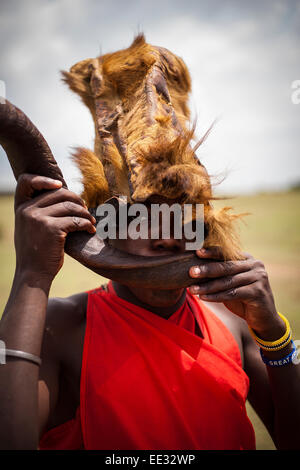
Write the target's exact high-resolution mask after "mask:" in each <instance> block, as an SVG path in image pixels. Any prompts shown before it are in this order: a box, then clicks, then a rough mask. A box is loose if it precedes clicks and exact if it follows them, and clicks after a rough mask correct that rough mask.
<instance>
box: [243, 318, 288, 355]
mask: <svg viewBox="0 0 300 470" xmlns="http://www.w3.org/2000/svg"><path fill="white" fill-rule="evenodd" d="M278 315H279V316H280V318H281V319H282V320H283V321H284V323H285V326H286V331H285V333H284V335H283V336H282V337H281V338H279V339H277V340H275V341H265V340H263V339H261V338H259V337H258V336H256V334H255V333H254V331H253V330H252V328H251V327H250V326H249V325H248V328H249V331H250V333H251V335H252V337H253V338H254V339H255V341H256V342H257V343H258V345H259V346H260V347H261V348H262V349H265V350H266V351H279V350H280V349H283V348H285V347H286V346H287V345H288V344H289V342H290V341H291V334H292V332H291V327H290V324H289V321H288V319H287V318H285V317H284V316H283V315H282V314H281V313H279V312H278Z"/></svg>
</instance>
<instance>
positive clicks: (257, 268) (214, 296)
mask: <svg viewBox="0 0 300 470" xmlns="http://www.w3.org/2000/svg"><path fill="white" fill-rule="evenodd" d="M196 253H197V256H199V258H201V259H205V258H206V259H210V260H216V261H214V262H210V263H207V264H203V265H201V266H193V267H192V268H191V269H190V272H189V273H190V276H191V277H193V278H194V279H199V280H201V282H200V283H198V284H195V285H192V286H190V288H189V290H190V293H191V294H194V295H195V294H197V295H199V297H200V299H202V300H204V301H207V302H222V303H223V304H224V305H225V306H226V307H227V308H228V309H229V310H230V311H231V312H233V313H234V314H236V315H238V316H239V317H242V318H243V319H245V320H246V322H247V323H248V325H249V326H250V327H251V328H252V329H253V330H255V331H256V332H257V334H259V335H260V337H262V338H263V337H269V336H270V333H271V332H272V331H274V332H275V331H278V328H279V329H282V328H283V329H284V323H283V321H282V320H281V318H280V317H279V315H278V314H277V311H276V307H275V303H274V298H273V294H272V290H271V287H270V284H269V279H268V274H267V272H266V270H265V266H264V264H263V263H262V262H261V261H259V260H256V259H254V258H253V256H251V255H250V254H248V253H242V256H243V257H244V259H243V260H239V261H220V259H222V256H221V255H220V250H219V249H217V248H209V249H201V250H198V251H196Z"/></svg>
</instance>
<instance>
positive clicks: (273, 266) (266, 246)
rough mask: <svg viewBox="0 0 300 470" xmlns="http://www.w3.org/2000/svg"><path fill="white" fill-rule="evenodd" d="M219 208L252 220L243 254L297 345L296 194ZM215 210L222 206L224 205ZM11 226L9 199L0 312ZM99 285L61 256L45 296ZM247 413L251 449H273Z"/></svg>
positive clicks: (11, 261) (2, 233) (0, 222)
mask: <svg viewBox="0 0 300 470" xmlns="http://www.w3.org/2000/svg"><path fill="white" fill-rule="evenodd" d="M225 204H226V205H229V206H233V207H234V208H235V211H236V212H250V213H251V214H252V215H249V216H247V217H245V222H244V223H241V224H240V233H241V239H242V243H243V248H244V250H245V251H247V252H249V253H251V254H252V255H253V256H255V257H256V258H258V259H261V260H262V261H263V262H264V264H265V266H266V268H267V271H268V273H269V278H270V282H271V286H272V288H273V293H274V297H275V301H276V306H277V309H278V310H279V311H280V312H282V313H284V314H285V315H286V316H287V317H288V318H289V320H290V323H291V326H292V329H293V337H294V338H295V339H300V314H299V301H300V287H299V279H300V191H290V192H285V193H272V194H271V193H267V194H258V195H254V196H243V197H236V198H234V199H229V200H227V201H225ZM215 205H216V206H223V205H224V201H217V202H216V203H215ZM13 226H14V219H13V198H12V197H10V196H3V197H0V258H1V264H0V312H2V311H3V309H4V307H5V304H6V301H7V298H8V295H9V291H10V286H11V283H12V279H13V274H14V267H15V255H14V244H13V232H14V228H13ZM103 280H104V279H103V278H100V277H99V276H97V275H96V274H94V273H92V272H91V271H89V270H88V269H86V268H84V267H83V266H81V265H79V263H77V262H76V261H74V260H72V259H71V258H70V257H68V256H66V258H65V263H64V266H63V268H62V269H61V271H60V272H59V274H58V276H57V277H56V279H55V280H54V282H53V285H52V288H51V292H50V295H51V296H61V297H65V296H68V295H70V294H73V293H75V292H80V291H83V290H87V289H91V288H94V287H96V286H98V285H100V284H101V283H102V282H103ZM248 412H249V417H250V419H251V421H252V423H253V425H254V427H255V432H256V439H257V448H258V449H274V445H273V443H272V441H271V439H270V437H269V436H268V434H267V432H266V430H265V428H264V426H263V425H262V423H261V422H260V420H259V418H258V417H257V416H256V414H255V413H254V412H253V410H252V409H251V407H250V405H248Z"/></svg>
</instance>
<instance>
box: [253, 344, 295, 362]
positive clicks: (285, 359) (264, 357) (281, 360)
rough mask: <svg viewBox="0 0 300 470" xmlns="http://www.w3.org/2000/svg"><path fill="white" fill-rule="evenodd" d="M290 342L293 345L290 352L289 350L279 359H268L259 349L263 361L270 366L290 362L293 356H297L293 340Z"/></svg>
mask: <svg viewBox="0 0 300 470" xmlns="http://www.w3.org/2000/svg"><path fill="white" fill-rule="evenodd" d="M291 342H292V345H293V350H292V352H290V353H289V354H288V355H287V356H285V357H282V358H281V359H269V358H268V357H266V356H265V355H264V354H263V352H262V349H260V355H261V358H262V360H263V361H264V363H265V364H266V365H267V366H270V367H280V366H286V365H287V364H290V363H291V362H293V360H294V359H295V357H297V347H296V345H295V343H294V341H293V340H291Z"/></svg>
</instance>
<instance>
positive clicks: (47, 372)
mask: <svg viewBox="0 0 300 470" xmlns="http://www.w3.org/2000/svg"><path fill="white" fill-rule="evenodd" d="M61 300H62V299H55V298H54V299H49V301H48V308H47V316H46V324H45V330H44V336H43V343H42V350H41V359H42V365H41V368H40V375H39V384H38V387H39V433H40V436H41V435H42V434H43V433H44V431H45V430H46V427H47V423H48V420H49V417H50V415H51V414H52V413H53V411H54V409H55V407H56V403H57V398H58V389H59V353H58V350H57V342H58V341H59V339H58V338H57V331H56V325H55V315H62V314H63V311H62V310H63V305H62V302H61Z"/></svg>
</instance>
